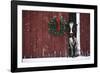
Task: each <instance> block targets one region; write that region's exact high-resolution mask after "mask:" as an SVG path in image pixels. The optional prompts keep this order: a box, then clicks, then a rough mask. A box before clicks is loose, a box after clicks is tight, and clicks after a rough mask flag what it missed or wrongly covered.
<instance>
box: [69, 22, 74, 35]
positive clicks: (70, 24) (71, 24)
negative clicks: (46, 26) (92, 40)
mask: <svg viewBox="0 0 100 73" xmlns="http://www.w3.org/2000/svg"><path fill="white" fill-rule="evenodd" d="M73 25H74V24H73V23H72V22H71V23H69V26H70V33H73V31H72V28H73Z"/></svg>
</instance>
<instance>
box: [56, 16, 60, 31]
mask: <svg viewBox="0 0 100 73" xmlns="http://www.w3.org/2000/svg"><path fill="white" fill-rule="evenodd" d="M56 22H57V24H56V29H57V31H60V18H59V17H57V18H56Z"/></svg>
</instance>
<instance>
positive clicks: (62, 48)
mask: <svg viewBox="0 0 100 73" xmlns="http://www.w3.org/2000/svg"><path fill="white" fill-rule="evenodd" d="M22 14H23V17H22V19H23V58H40V57H65V56H67V55H68V54H67V50H68V37H67V38H66V36H54V35H52V34H50V33H48V22H49V21H50V19H51V18H53V16H59V15H62V16H63V17H64V19H65V20H66V21H68V18H69V16H68V13H62V12H44V11H23V13H22Z"/></svg>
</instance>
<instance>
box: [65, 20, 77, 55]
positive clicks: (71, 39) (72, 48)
mask: <svg viewBox="0 0 100 73" xmlns="http://www.w3.org/2000/svg"><path fill="white" fill-rule="evenodd" d="M66 30H67V33H68V43H69V47H68V56H69V57H76V56H78V49H77V38H76V34H77V24H75V23H74V22H73V21H69V22H68V24H67V26H66Z"/></svg>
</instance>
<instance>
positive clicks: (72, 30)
mask: <svg viewBox="0 0 100 73" xmlns="http://www.w3.org/2000/svg"><path fill="white" fill-rule="evenodd" d="M66 29H67V32H68V35H69V36H70V37H72V36H75V37H76V32H77V24H75V23H74V22H73V21H69V22H68V24H67V28H66Z"/></svg>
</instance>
